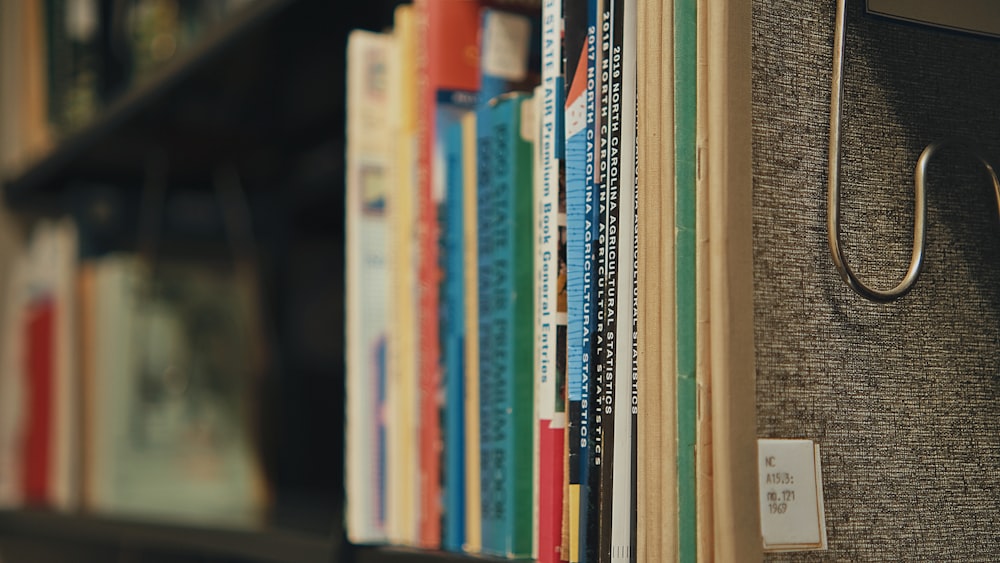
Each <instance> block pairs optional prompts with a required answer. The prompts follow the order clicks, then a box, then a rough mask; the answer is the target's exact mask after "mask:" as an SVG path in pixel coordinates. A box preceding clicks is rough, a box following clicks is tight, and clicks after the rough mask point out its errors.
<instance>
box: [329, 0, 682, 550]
mask: <svg viewBox="0 0 1000 563" xmlns="http://www.w3.org/2000/svg"><path fill="white" fill-rule="evenodd" d="M636 8H637V4H636V2H634V1H631V0H606V1H599V2H593V1H592V2H565V3H562V2H558V1H556V0H546V1H545V2H543V4H542V6H540V7H539V6H537V5H536V6H532V5H530V4H529V5H511V4H510V3H507V4H503V3H489V2H477V1H474V0H417V1H416V2H415V3H414V4H413V5H412V6H409V5H405V6H401V7H399V8H398V9H397V11H396V14H395V22H394V26H393V29H392V30H391V31H386V32H382V33H374V32H366V31H356V32H354V33H353V34H352V35H351V37H350V40H349V44H348V108H347V118H348V128H347V136H348V148H347V182H346V183H347V284H346V288H347V325H346V335H347V412H346V427H347V430H346V442H347V446H346V447H347V452H346V491H347V511H346V523H347V532H348V537H349V539H350V540H351V541H354V542H359V543H383V542H389V543H396V544H404V545H416V546H421V547H426V548H444V549H448V550H456V551H457V550H464V551H467V552H473V553H488V554H493V555H500V556H504V557H510V558H529V557H530V558H534V559H536V560H538V561H541V562H555V561H574V562H576V561H587V562H598V561H634V560H635V559H636V546H637V540H638V533H637V532H638V526H637V519H638V512H637V496H638V489H637V487H638V482H639V480H638V478H637V473H638V464H637V459H638V433H637V423H638V416H639V408H638V407H639V392H638V383H639V371H638V366H639V339H638V326H639V325H638V323H639V316H640V312H639V307H638V301H637V295H638V293H637V292H638V277H639V268H638V237H637V233H638V228H639V226H638V221H637V214H638V209H639V199H638V190H639V185H638V181H637V180H638V176H637V169H638V158H637V143H638V137H637V122H638V120H637V113H636V112H637V104H638V101H637V87H638V85H637V79H636V71H637V56H638V55H637V9H636ZM671 457H672V456H671ZM665 459H667V458H665Z"/></svg>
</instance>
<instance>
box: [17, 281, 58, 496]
mask: <svg viewBox="0 0 1000 563" xmlns="http://www.w3.org/2000/svg"><path fill="white" fill-rule="evenodd" d="M27 313H28V314H27V319H26V323H25V335H26V338H25V355H24V358H25V370H24V375H25V378H26V380H27V381H26V383H27V385H26V386H25V388H26V389H27V395H28V401H27V402H28V418H27V424H26V432H25V436H24V445H23V447H24V457H23V460H24V473H23V475H22V479H23V483H22V484H23V487H24V500H25V502H27V503H28V504H32V505H44V504H47V503H48V501H49V492H50V491H49V485H50V483H51V477H52V474H51V473H52V472H51V470H52V455H51V452H52V444H53V439H52V431H53V428H54V425H53V423H54V420H53V416H55V412H54V411H53V409H52V406H53V401H54V395H55V389H54V387H53V384H54V381H53V377H54V373H53V358H52V338H53V332H52V331H53V327H54V317H55V311H54V307H53V304H52V301H51V300H49V299H46V300H44V301H39V302H37V303H34V304H32V305H31V307H29V309H28V311H27Z"/></svg>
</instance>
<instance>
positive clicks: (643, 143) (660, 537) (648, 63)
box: [636, 0, 677, 563]
mask: <svg viewBox="0 0 1000 563" xmlns="http://www.w3.org/2000/svg"><path fill="white" fill-rule="evenodd" d="M673 29H674V19H673V2H672V1H670V0H667V1H663V2H661V1H660V0H640V1H639V2H638V38H637V40H638V71H637V72H638V74H637V84H638V115H639V128H638V159H639V168H638V173H639V177H638V184H639V187H638V193H639V196H638V197H639V215H638V217H637V220H638V222H639V274H638V275H639V279H638V284H639V295H638V299H639V304H638V307H639V335H638V339H639V381H638V385H639V405H638V406H639V414H638V428H637V431H638V440H639V443H638V468H637V471H638V499H637V502H638V504H637V510H638V514H637V518H636V522H637V526H638V529H637V531H636V533H637V560H638V561H640V562H645V563H657V562H661V561H671V560H674V559H676V557H677V555H676V554H677V523H676V516H677V465H676V463H675V458H676V447H677V443H676V422H677V420H676V389H675V385H674V365H675V360H674V347H675V345H676V343H675V339H676V338H675V323H674V317H675V313H674V295H675V293H674V248H673V240H674V235H673V231H674V189H673V186H674V133H673V128H674V101H673V91H674V89H673V81H674V70H673V68H674V59H673V50H672V45H673Z"/></svg>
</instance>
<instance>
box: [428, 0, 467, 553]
mask: <svg viewBox="0 0 1000 563" xmlns="http://www.w3.org/2000/svg"><path fill="white" fill-rule="evenodd" d="M414 7H415V8H416V11H417V25H418V26H420V27H422V29H421V33H419V36H420V37H421V40H422V45H421V48H420V50H419V51H418V53H417V68H418V76H419V80H420V83H419V84H418V86H417V91H418V97H419V99H418V123H417V137H418V148H417V151H418V152H417V169H418V170H417V201H418V203H417V206H418V210H417V217H418V219H417V221H418V227H417V245H418V253H419V262H418V272H417V276H418V286H419V303H418V314H419V321H418V326H419V329H420V334H419V336H418V338H419V362H418V365H419V369H420V391H419V392H420V406H419V408H420V430H419V441H420V444H419V450H420V454H419V461H420V509H419V512H420V514H419V518H418V527H419V541H420V545H421V546H422V547H426V548H431V549H437V548H440V545H441V530H442V527H441V519H442V516H443V514H442V496H441V452H442V449H443V438H442V428H441V400H442V399H441V398H442V397H443V392H442V389H441V382H442V381H443V377H442V369H443V368H442V358H441V333H440V327H441V322H440V321H441V319H440V301H441V295H440V287H441V282H442V270H441V256H440V246H441V227H440V225H441V223H440V216H441V215H440V214H441V209H442V206H443V203H444V202H443V195H444V189H443V185H444V182H443V170H435V167H434V153H435V145H436V143H437V136H438V135H437V134H438V129H439V124H438V121H439V119H440V116H441V115H442V113H447V107H448V106H450V105H452V102H453V101H454V100H455V99H456V96H457V97H458V98H462V97H463V96H464V97H466V98H467V97H468V96H469V95H470V94H473V93H474V92H475V91H476V90H477V89H478V88H479V4H478V2H476V1H474V0H417V2H415V4H414Z"/></svg>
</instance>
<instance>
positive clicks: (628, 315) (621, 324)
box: [609, 0, 638, 563]
mask: <svg viewBox="0 0 1000 563" xmlns="http://www.w3.org/2000/svg"><path fill="white" fill-rule="evenodd" d="M620 3H621V4H622V7H621V10H620V15H621V18H620V19H619V20H618V22H616V25H615V29H616V30H620V32H619V36H620V38H621V39H620V40H619V41H616V43H615V47H614V48H615V49H616V50H619V51H620V55H619V54H618V53H617V52H616V54H615V55H613V61H612V63H613V65H617V67H618V71H617V72H618V73H619V74H620V76H619V77H616V79H617V80H618V81H620V84H621V95H620V99H617V100H616V98H615V96H614V92H612V106H613V107H614V105H616V104H617V105H618V107H619V108H620V118H619V126H620V133H619V138H620V141H619V146H620V149H621V151H620V153H619V154H620V158H619V174H620V178H619V182H618V184H619V206H618V209H619V216H618V254H619V262H618V264H619V274H618V279H617V296H616V299H617V314H618V320H617V323H618V324H617V328H616V330H615V333H614V338H615V341H616V344H615V352H616V354H615V355H616V356H617V362H616V365H615V372H614V385H613V387H609V391H610V390H611V389H613V393H609V394H612V400H613V403H614V410H615V425H614V431H613V441H614V451H613V456H614V458H613V463H614V477H613V483H612V487H613V488H612V492H611V499H612V501H611V504H612V506H611V520H612V522H611V530H610V559H611V561H612V562H613V563H630V562H631V561H634V560H635V540H636V533H635V526H636V497H635V471H636V455H637V451H636V449H635V436H636V426H635V415H636V413H635V410H634V408H633V406H634V405H636V404H637V403H638V401H637V397H636V396H635V395H634V392H635V389H636V387H635V385H636V383H637V381H636V379H637V376H638V369H637V366H638V364H637V361H638V349H637V348H636V347H635V343H636V337H635V335H636V334H637V330H638V325H637V315H638V310H637V308H636V293H637V291H638V287H637V285H636V270H635V267H636V263H637V260H638V258H637V251H638V247H637V246H636V226H637V222H636V168H637V163H638V161H637V158H636V142H637V136H636V126H637V123H636V103H637V100H636V76H635V74H636V19H635V15H636V13H635V2H634V0H622V1H621V2H620ZM612 148H614V147H612ZM633 400H635V401H634V402H633Z"/></svg>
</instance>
